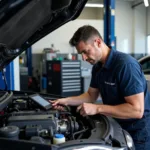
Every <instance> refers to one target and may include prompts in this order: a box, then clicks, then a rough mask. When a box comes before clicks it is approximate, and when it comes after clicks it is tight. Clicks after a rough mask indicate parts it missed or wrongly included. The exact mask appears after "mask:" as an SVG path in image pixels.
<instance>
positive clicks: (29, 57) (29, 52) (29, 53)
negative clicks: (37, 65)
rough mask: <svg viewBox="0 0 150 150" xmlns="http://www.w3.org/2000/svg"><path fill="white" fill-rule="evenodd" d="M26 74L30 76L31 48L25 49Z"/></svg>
mask: <svg viewBox="0 0 150 150" xmlns="http://www.w3.org/2000/svg"><path fill="white" fill-rule="evenodd" d="M26 56H27V67H28V75H29V76H32V48H31V47H30V48H28V49H27V50H26Z"/></svg>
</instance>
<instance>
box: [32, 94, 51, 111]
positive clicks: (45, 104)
mask: <svg viewBox="0 0 150 150" xmlns="http://www.w3.org/2000/svg"><path fill="white" fill-rule="evenodd" d="M30 98H31V99H32V100H33V101H35V102H36V103H37V104H39V105H40V106H42V107H43V108H45V109H49V108H51V104H50V103H49V102H48V101H47V100H45V99H44V98H43V97H41V96H40V95H38V94H34V95H31V96H30Z"/></svg>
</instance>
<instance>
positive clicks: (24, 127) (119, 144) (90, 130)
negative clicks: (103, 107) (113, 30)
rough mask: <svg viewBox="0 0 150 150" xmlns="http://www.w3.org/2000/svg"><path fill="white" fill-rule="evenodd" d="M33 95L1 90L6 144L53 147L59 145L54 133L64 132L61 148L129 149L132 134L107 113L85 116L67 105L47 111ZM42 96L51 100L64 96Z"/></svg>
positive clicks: (0, 137)
mask: <svg viewBox="0 0 150 150" xmlns="http://www.w3.org/2000/svg"><path fill="white" fill-rule="evenodd" d="M31 94H34V93H29V92H17V91H16V92H15V91H14V92H4V91H3V92H0V142H1V143H5V146H6V143H7V142H8V143H11V142H12V141H13V142H14V143H17V142H20V141H24V142H25V143H35V144H36V143H37V144H42V145H43V146H44V145H49V146H50V145H51V146H52V145H56V144H55V143H54V142H53V138H54V135H55V134H62V135H64V137H65V142H64V143H63V144H61V146H60V147H57V148H58V149H61V148H62V149H63V148H64V147H65V148H64V149H69V148H68V147H70V146H71V147H72V146H73V147H74V146H75V147H78V146H80V147H81V145H87V144H89V143H91V145H93V144H96V145H99V146H101V145H104V146H110V147H115V148H125V149H122V150H126V149H127V148H129V146H128V142H127V136H128V137H130V135H129V134H128V133H127V132H126V131H124V130H123V129H122V128H121V127H120V125H119V124H118V123H117V122H116V121H115V120H114V119H112V118H110V117H106V116H104V115H95V116H86V117H82V116H80V114H79V113H77V112H76V108H75V107H65V110H64V111H59V110H54V109H53V108H50V109H49V110H44V109H43V108H42V107H40V106H39V105H38V104H37V103H35V102H34V101H33V100H32V99H31V98H30V95H31ZM41 95H42V96H43V97H44V98H45V99H46V100H47V101H48V100H55V99H57V98H60V97H59V96H56V95H55V96H54V95H47V94H41ZM10 141H11V142H10ZM89 141H90V142H89ZM2 145H3V144H0V148H1V146H2ZM9 146H10V147H11V144H10V145H9ZM2 147H3V146H2ZM52 147H53V146H52ZM52 147H51V149H52ZM11 149H12V148H11ZM14 149H17V148H14ZM45 149H46V148H45ZM55 149H56V147H55ZM70 149H71V148H70ZM131 149H132V148H131Z"/></svg>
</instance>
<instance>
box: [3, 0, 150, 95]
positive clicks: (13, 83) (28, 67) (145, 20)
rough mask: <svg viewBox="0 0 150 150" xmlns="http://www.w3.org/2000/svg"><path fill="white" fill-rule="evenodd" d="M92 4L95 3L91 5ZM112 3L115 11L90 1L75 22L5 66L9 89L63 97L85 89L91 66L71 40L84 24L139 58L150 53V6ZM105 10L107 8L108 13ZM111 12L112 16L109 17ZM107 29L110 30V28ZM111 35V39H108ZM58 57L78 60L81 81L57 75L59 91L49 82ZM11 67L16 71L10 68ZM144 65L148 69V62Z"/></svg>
mask: <svg viewBox="0 0 150 150" xmlns="http://www.w3.org/2000/svg"><path fill="white" fill-rule="evenodd" d="M91 4H92V5H93V4H95V6H92V7H91ZM96 4H97V5H96ZM110 5H111V7H112V6H113V7H114V9H112V12H110V11H109V9H108V10H107V8H105V5H104V2H103V0H89V1H88V3H87V4H86V6H85V8H84V9H83V11H82V13H81V14H80V16H79V17H78V18H77V19H76V21H71V22H69V23H67V24H65V25H64V26H62V27H60V28H59V29H57V30H55V31H53V32H52V33H50V34H49V35H47V36H46V37H44V38H43V39H41V40H40V41H38V42H37V43H35V44H34V45H33V46H32V47H30V48H29V49H28V51H26V52H24V53H22V54H21V55H20V56H19V57H18V58H16V59H15V60H14V61H13V62H12V63H11V64H10V65H9V66H8V67H7V69H6V70H8V71H6V73H7V74H8V75H7V76H8V78H9V79H8V89H10V90H24V91H34V92H44V93H52V94H57V95H60V96H73V95H78V94H80V93H82V92H85V91H86V90H87V89H88V86H89V84H90V79H91V69H92V65H90V64H88V63H87V62H84V61H82V58H81V56H80V55H78V54H77V52H76V50H75V48H73V47H71V46H70V45H69V42H68V41H69V39H70V38H71V36H72V34H73V33H74V32H75V31H76V29H77V28H78V27H80V26H82V25H87V24H89V25H93V26H94V27H96V29H98V31H99V32H100V33H101V35H102V37H103V38H104V41H105V42H106V43H107V44H108V45H111V46H113V48H114V49H117V50H119V51H122V52H125V53H128V54H130V55H132V56H133V57H135V58H136V59H137V60H138V59H140V58H142V57H144V56H146V55H148V54H149V53H150V44H149V43H150V42H149V41H150V17H149V16H150V7H145V5H144V1H142V0H115V1H113V2H112V4H110ZM104 9H106V10H107V13H106V14H105V13H104ZM110 13H112V17H109V16H110ZM110 22H111V23H110ZM109 23H110V24H109ZM107 28H110V30H108V31H107ZM66 31H67V32H66ZM58 35H59V36H58ZM110 35H111V39H109V36H110ZM55 60H59V61H60V65H61V63H63V61H64V60H65V61H66V60H68V61H69V62H70V61H72V62H74V61H77V62H75V63H79V66H78V68H77V70H78V69H79V72H78V71H77V72H76V77H75V78H77V82H78V83H76V84H74V82H72V81H71V80H70V83H69V84H68V86H66V87H63V84H62V80H61V78H62V76H59V75H58V76H59V77H58V78H56V77H55V78H54V80H55V81H57V86H56V84H55V85H54V87H55V88H56V89H59V90H51V89H54V88H53V86H51V84H52V83H51V81H49V77H48V76H51V73H48V72H49V71H48V67H47V65H48V64H47V63H48V62H49V63H53V61H54V62H55ZM10 66H13V68H15V70H14V71H10V70H11V67H10ZM70 67H71V66H70ZM143 67H144V69H148V68H149V62H147V63H146V64H144V65H143ZM62 71H63V70H60V72H62ZM10 72H11V73H12V75H11V74H10ZM70 73H71V72H70ZM72 73H73V72H72ZM68 75H69V74H68ZM52 76H53V75H52ZM70 76H71V75H70ZM146 76H147V75H146ZM68 82H69V81H68ZM75 82H76V80H75ZM1 85H2V88H3V87H4V86H5V85H4V83H3V81H1ZM65 85H67V84H65ZM62 88H64V91H68V90H69V89H70V92H66V93H63V92H62V91H61V90H60V89H62Z"/></svg>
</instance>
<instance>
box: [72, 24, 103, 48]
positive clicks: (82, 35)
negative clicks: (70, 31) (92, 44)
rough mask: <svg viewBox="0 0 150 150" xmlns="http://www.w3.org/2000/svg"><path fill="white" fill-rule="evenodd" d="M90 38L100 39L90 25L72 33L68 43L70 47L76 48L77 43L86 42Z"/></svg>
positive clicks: (96, 31)
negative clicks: (96, 37)
mask: <svg viewBox="0 0 150 150" xmlns="http://www.w3.org/2000/svg"><path fill="white" fill-rule="evenodd" d="M92 36H98V37H100V38H101V39H102V37H101V35H100V33H99V32H98V30H97V29H95V28H94V27H92V26H90V25H84V26H82V27H80V28H79V29H78V30H77V31H76V32H75V33H74V35H73V37H72V38H71V39H70V41H69V43H70V45H71V46H77V45H78V44H79V42H81V41H84V42H87V41H88V40H89V38H91V37H92Z"/></svg>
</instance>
